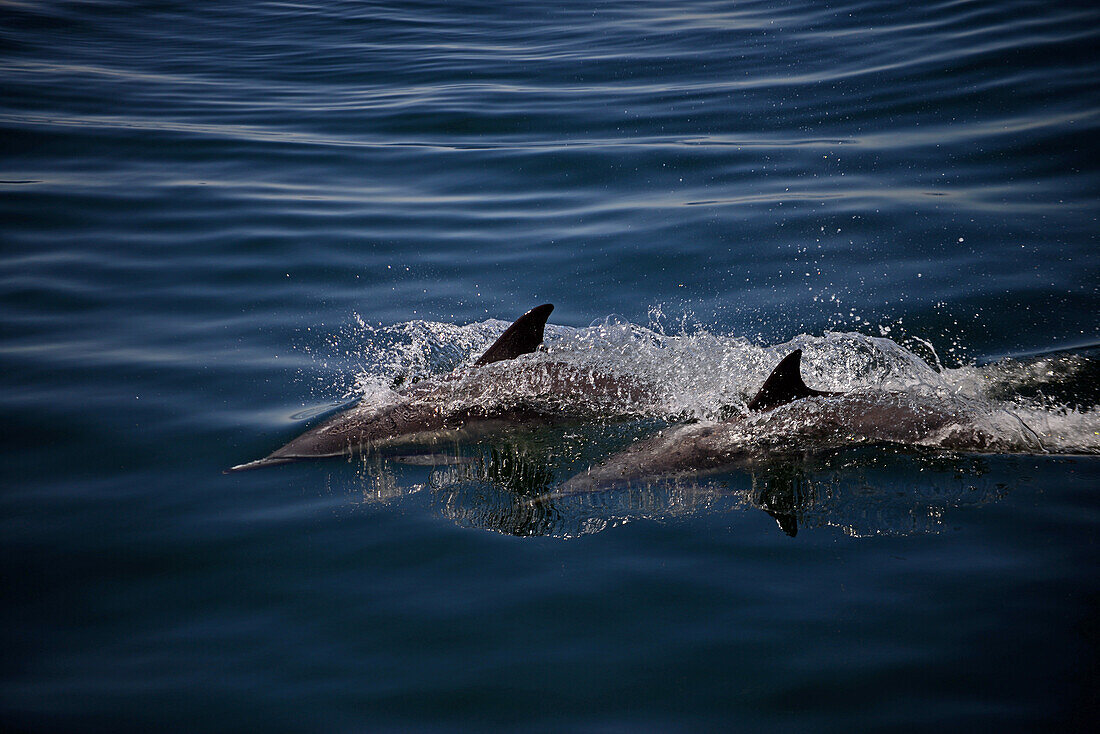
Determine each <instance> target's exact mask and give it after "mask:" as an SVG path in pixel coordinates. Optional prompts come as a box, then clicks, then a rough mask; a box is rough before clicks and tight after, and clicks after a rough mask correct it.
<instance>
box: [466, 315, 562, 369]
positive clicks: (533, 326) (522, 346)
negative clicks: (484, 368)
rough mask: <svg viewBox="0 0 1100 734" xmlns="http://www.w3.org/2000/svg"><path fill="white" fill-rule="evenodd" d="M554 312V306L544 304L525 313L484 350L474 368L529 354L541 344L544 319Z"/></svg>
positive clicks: (544, 325) (544, 324) (544, 326)
mask: <svg viewBox="0 0 1100 734" xmlns="http://www.w3.org/2000/svg"><path fill="white" fill-rule="evenodd" d="M553 310H554V304H552V303H544V304H543V305H541V306H535V307H534V308H532V309H531V310H530V311H528V312H527V313H525V314H523V315H522V316H520V317H519V318H518V319H516V321H515V323H514V324H512V325H511V326H509V327H508V329H507V330H506V331H505V332H504V333H503V334H501V335H500V338H499V339H497V340H496V341H495V342H493V346H491V347H489V348H488V349H486V350H485V354H483V355H481V356H480V357H478V358H477V361H476V362H474V366H476V367H480V366H481V365H483V364H490V363H492V362H500V361H503V360H505V359H515V358H516V357H518V356H519V355H521V354H530V353H531V352H533V351H535V350H536V349H538V348H539V344H542V332H543V329H545V328H546V319H548V318H550V312H551V311H553Z"/></svg>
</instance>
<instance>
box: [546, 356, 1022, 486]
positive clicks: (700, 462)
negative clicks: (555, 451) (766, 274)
mask: <svg viewBox="0 0 1100 734" xmlns="http://www.w3.org/2000/svg"><path fill="white" fill-rule="evenodd" d="M801 360H802V350H800V349H798V350H795V351H794V352H792V353H791V354H789V355H788V356H787V357H786V358H784V359H783V360H782V361H781V362H780V363H779V365H778V366H777V367H776V368H775V370H774V371H773V372H772V374H771V375H770V376H769V377H768V379H767V380H766V381H765V382H764V384H763V386H762V387H761V388H760V390H759V392H757V394H756V396H755V397H754V398H753V399H752V400H750V401H749V403H748V408H749V413H748V414H745V415H741V416H738V417H736V418H734V419H732V420H730V421H726V422H722V423H691V424H687V425H679V426H674V427H671V428H668V429H665V430H663V431H661V432H659V433H657V434H656V435H653V436H650V437H649V438H646V439H642V440H640V441H638V442H637V443H634V444H633V445H631V446H629V447H628V448H626V449H624V450H623V451H621V452H619V453H618V454H615V455H614V456H612V457H611V458H609V459H608V460H607V461H605V462H603V463H602V464H599V465H597V466H593V467H591V468H589V469H588V470H587V471H585V472H582V473H580V474H577V475H576V476H574V477H573V478H572V479H570V480H569V481H567V482H565V483H564V484H563V485H562V486H561V487H560V488H559V489H558V490H557V491H556V492H553V493H552V494H551V496H554V495H567V494H571V493H575V492H584V491H591V490H595V489H603V488H609V487H614V486H617V485H629V484H631V483H634V482H644V481H648V480H650V479H655V478H660V477H667V476H675V475H685V474H696V473H701V472H706V471H718V470H721V469H726V468H730V467H733V466H738V465H741V466H744V465H752V464H754V463H761V462H762V463H766V462H768V461H770V460H772V459H773V458H775V457H781V456H799V455H807V454H812V453H819V452H823V451H829V450H835V449H839V448H842V447H846V446H852V445H856V444H871V443H895V444H904V445H920V444H928V445H933V446H935V447H937V448H946V449H961V450H968V451H983V450H996V449H999V448H1001V446H999V445H998V441H997V437H996V436H994V435H992V434H990V433H988V432H986V431H983V430H982V429H980V428H979V427H977V426H975V425H974V424H973V422H972V421H971V420H970V417H971V416H969V415H967V413H966V412H965V411H963V410H961V409H959V408H957V407H954V406H952V405H951V404H950V403H948V402H946V401H944V402H943V403H942V404H941V403H939V402H937V401H932V400H927V399H924V398H922V397H920V396H918V395H911V394H908V393H874V394H872V393H860V392H852V393H835V392H827V391H823V390H814V389H811V388H809V387H807V386H806V383H805V382H804V381H803V379H802V375H801V369H800V368H801ZM1025 428H1026V426H1025ZM1016 450H1019V449H1016Z"/></svg>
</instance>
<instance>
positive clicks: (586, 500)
mask: <svg viewBox="0 0 1100 734" xmlns="http://www.w3.org/2000/svg"><path fill="white" fill-rule="evenodd" d="M569 444H570V441H569V439H568V438H565V439H562V440H561V441H560V442H557V443H555V442H554V441H549V440H547V436H546V434H545V433H543V434H541V435H536V434H531V435H530V436H528V437H523V436H522V435H518V434H517V435H516V436H512V437H509V438H508V439H507V440H504V441H500V442H495V443H492V444H477V445H465V446H464V445H457V444H456V445H453V446H451V447H448V448H442V447H439V446H435V447H432V452H431V453H420V454H411V455H403V456H395V455H390V456H381V455H377V454H374V455H370V456H367V457H363V458H361V459H359V460H357V461H356V462H355V464H356V467H357V471H356V473H355V477H356V478H355V480H354V481H353V482H352V484H351V491H353V493H354V497H355V501H357V502H366V503H378V502H391V501H395V500H398V499H399V498H402V497H405V496H406V495H410V494H413V493H418V492H421V491H426V492H427V493H428V494H429V495H430V504H431V506H432V507H433V509H434V510H435V511H436V512H438V513H439V514H440V515H442V516H443V517H446V518H448V519H450V520H453V521H454V522H455V523H456V524H458V525H460V526H463V527H469V528H477V529H483V530H491V531H495V532H499V533H505V534H508V535H515V536H521V537H526V536H554V537H559V538H572V537H577V536H581V535H586V534H591V533H598V532H601V531H603V530H606V529H609V528H614V527H617V526H620V525H623V524H626V523H628V522H632V521H638V520H646V521H657V522H664V521H675V520H678V519H683V518H689V517H700V516H715V515H722V514H736V513H743V512H754V511H758V512H762V513H765V514H767V515H768V516H769V517H771V518H772V519H773V520H774V521H775V524H776V528H777V529H778V530H779V531H781V532H782V533H785V534H786V535H788V536H790V537H792V538H794V537H796V536H798V534H799V533H800V532H801V531H803V530H807V529H818V528H835V529H837V530H839V531H841V532H843V533H844V534H846V535H850V536H858V537H863V536H873V535H910V534H923V533H937V532H941V531H943V530H945V529H946V528H948V527H949V523H950V517H951V513H952V512H953V511H957V510H960V509H961V508H966V507H977V506H981V505H985V504H988V503H991V502H995V501H997V500H998V499H1000V498H1001V497H1003V496H1004V495H1005V494H1006V493H1007V492H1008V491H1009V490H1010V489H1011V487H1012V486H1013V485H1014V484H1015V483H1017V482H1018V481H1019V476H1018V475H1015V473H1014V472H1013V470H1012V466H1013V462H1016V461H1019V460H1020V459H1013V458H1006V457H986V456H973V455H954V454H939V453H933V452H926V451H914V450H909V449H906V450H902V449H897V448H884V447H874V446H871V447H867V446H864V447H861V448H859V449H852V450H845V451H838V452H835V453H831V454H829V455H827V456H822V457H817V458H815V459H813V460H805V461H798V460H777V461H774V462H769V463H763V464H758V465H755V466H752V467H751V468H748V469H744V470H736V471H734V470H730V471H728V472H723V473H711V474H700V475H690V476H676V477H663V478H653V479H644V480H639V481H633V482H631V483H629V484H626V485H621V486H615V487H612V488H603V489H597V490H592V491H583V492H569V491H566V490H563V489H562V488H561V487H562V482H561V478H562V477H567V476H569V475H571V474H572V472H573V471H575V470H576V466H577V464H578V462H577V461H575V460H574V461H569V460H567V457H568V455H569V454H570V453H572V449H570V448H569ZM991 462H992V463H993V464H996V465H997V468H996V469H991ZM406 466H430V467H431V468H430V471H429V473H428V475H427V481H425V482H415V481H409V480H408V478H407V477H406V475H405V469H404V467H406Z"/></svg>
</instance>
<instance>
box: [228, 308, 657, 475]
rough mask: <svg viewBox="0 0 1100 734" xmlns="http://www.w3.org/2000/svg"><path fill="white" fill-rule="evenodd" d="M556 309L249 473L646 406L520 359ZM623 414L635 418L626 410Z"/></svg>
mask: <svg viewBox="0 0 1100 734" xmlns="http://www.w3.org/2000/svg"><path fill="white" fill-rule="evenodd" d="M553 310H554V306H553V305H552V304H549V303H546V304H543V305H541V306H537V307H535V308H533V309H531V310H530V311H528V312H527V313H525V314H523V316H520V317H519V318H518V319H517V320H516V321H515V323H513V324H512V325H511V326H509V327H508V329H507V330H506V331H505V332H504V333H503V334H502V335H501V336H500V338H498V339H497V340H496V341H495V342H494V343H493V345H492V346H490V347H489V348H488V349H487V350H486V351H485V353H484V354H482V355H481V356H480V357H478V358H477V360H476V361H475V362H474V363H473V365H472V366H470V367H460V368H458V369H456V370H455V371H453V372H451V373H450V374H447V375H443V376H440V377H433V378H429V379H425V380H422V381H420V382H417V383H416V384H414V385H411V386H410V387H407V388H404V389H402V390H400V391H398V392H397V393H395V395H394V396H393V399H392V400H389V401H387V402H385V403H383V404H381V405H377V404H369V403H366V402H361V403H359V404H358V405H356V406H354V407H352V408H350V409H348V410H347V411H344V412H342V413H339V414H337V415H335V416H333V417H331V418H329V419H328V420H326V421H324V422H322V423H321V424H320V425H318V426H316V427H314V428H312V429H310V430H309V431H306V432H305V433H303V434H302V435H301V436H298V437H297V438H295V439H294V440H293V441H291V442H290V443H288V444H286V445H285V446H283V447H282V448H280V449H278V450H276V451H274V452H272V453H271V454H269V455H268V456H266V457H264V458H263V459H259V460H257V461H252V462H249V463H246V464H239V465H237V466H234V467H232V468H230V469H228V470H227V471H243V470H246V469H258V468H261V467H267V466H275V465H278V464H286V463H289V462H293V461H299V460H302V459H319V458H326V457H336V456H344V455H348V454H353V453H356V452H359V451H363V450H368V449H370V448H377V447H384V446H387V445H392V444H396V443H406V442H409V443H425V442H431V441H433V440H441V439H453V438H458V437H459V436H470V435H476V434H479V433H489V432H494V431H499V430H501V429H504V428H507V427H510V426H516V425H523V426H537V425H549V424H555V423H560V422H562V421H563V420H571V419H578V418H585V417H607V414H606V413H605V412H602V411H605V410H607V406H611V405H619V406H630V405H643V404H645V402H646V401H647V399H648V398H649V395H650V394H651V391H649V390H648V389H647V388H645V387H644V386H643V385H641V384H639V383H637V382H636V381H631V380H626V379H621V378H615V377H612V376H607V375H593V374H591V373H589V372H587V371H585V370H581V369H578V368H576V367H572V366H570V365H568V364H564V363H557V362H548V361H535V360H519V361H517V358H519V357H522V356H524V355H528V354H531V353H533V352H535V351H536V350H537V349H538V347H539V345H540V344H542V341H543V333H544V330H545V328H546V320H547V318H548V317H549V316H550V312H551V311H553ZM623 413H624V414H625V413H629V409H628V408H625V407H624V408H623Z"/></svg>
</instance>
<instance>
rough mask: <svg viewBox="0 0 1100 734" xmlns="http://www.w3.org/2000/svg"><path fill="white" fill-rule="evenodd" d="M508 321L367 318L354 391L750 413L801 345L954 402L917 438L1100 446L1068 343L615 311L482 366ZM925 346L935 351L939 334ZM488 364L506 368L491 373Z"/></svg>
mask: <svg viewBox="0 0 1100 734" xmlns="http://www.w3.org/2000/svg"><path fill="white" fill-rule="evenodd" d="M507 326H508V323H507V322H504V321H500V320H496V319H492V320H488V321H484V322H480V323H475V324H469V325H466V326H458V325H454V324H447V323H440V322H429V321H410V322H407V323H403V324H396V325H393V326H388V327H378V328H375V327H371V326H369V325H367V324H365V323H364V322H363V321H362V320H359V321H358V324H357V325H356V326H353V327H350V328H348V329H345V330H344V331H343V332H342V333H341V334H340V335H339V337H338V338H337V339H334V343H333V346H334V347H336V348H339V343H341V342H344V343H347V342H351V341H353V342H354V343H355V345H356V346H355V347H354V348H353V349H349V350H347V351H346V352H345V354H346V355H348V356H349V357H351V358H352V361H354V362H357V363H358V365H359V368H358V370H357V372H356V376H355V385H354V388H353V390H352V392H351V393H349V395H354V396H357V397H360V398H361V399H362V400H363V401H364V403H365V404H366V405H368V406H369V405H381V404H387V403H390V402H392V401H394V400H396V399H398V393H397V392H396V391H397V390H400V389H402V388H406V387H408V386H409V385H412V384H415V383H417V382H420V381H422V380H425V379H427V378H430V377H435V378H438V377H440V376H442V375H446V374H449V373H452V371H454V373H453V375H452V376H451V377H450V378H448V379H447V380H446V381H444V382H445V384H446V389H445V393H439V392H436V393H433V397H435V398H436V399H439V398H442V399H443V400H445V401H446V403H447V406H448V407H459V406H466V407H469V406H477V405H486V406H488V405H501V404H507V405H526V406H533V407H536V408H539V409H542V410H562V411H568V412H570V413H571V414H572V415H574V416H586V417H591V418H594V419H599V418H622V417H637V418H659V419H666V420H674V421H677V420H684V419H697V420H700V421H702V422H704V423H707V422H714V421H721V420H729V419H731V418H734V417H737V416H745V415H747V413H748V411H747V408H746V407H745V406H746V403H747V401H748V400H749V399H750V398H751V397H752V395H753V394H754V393H755V391H756V390H757V389H758V388H759V386H760V385H761V384H762V383H763V381H764V379H765V378H766V377H767V376H768V374H769V373H770V372H771V370H772V369H773V368H774V367H775V365H776V364H777V363H778V362H779V360H780V359H782V358H783V357H784V356H786V355H787V354H789V353H790V352H791V351H793V350H794V349H802V351H803V359H802V364H803V373H804V377H805V380H806V383H807V384H808V385H810V386H811V387H813V388H816V389H820V390H829V391H838V392H845V393H850V394H852V395H854V396H858V397H859V398H860V399H866V400H867V401H876V400H877V401H878V402H880V403H881V402H885V401H901V402H908V403H912V404H913V406H917V409H918V410H923V411H935V412H937V413H939V414H948V415H950V416H952V420H950V421H948V422H947V423H946V425H944V426H943V427H942V428H939V429H938V430H934V431H932V432H931V433H929V434H927V435H924V436H922V437H920V438H919V439H915V440H914V441H912V443H919V444H921V445H928V446H932V447H937V448H946V449H958V450H967V451H990V452H1027V453H1036V452H1038V453H1043V452H1056V453H1082V454H1100V411H1098V406H1097V402H1098V401H1097V399H1096V396H1094V395H1092V394H1091V392H1092V390H1093V388H1092V387H1091V383H1092V382H1095V380H1094V379H1092V377H1094V374H1095V372H1096V370H1097V360H1096V358H1095V357H1089V356H1085V355H1081V354H1073V353H1064V354H1060V355H1053V356H1052V355H1045V356H1042V357H1038V358H1035V359H1034V360H1031V361H1020V360H1003V361H1001V362H997V363H995V364H991V365H985V366H976V365H967V366H963V367H959V368H953V369H949V368H944V367H942V366H941V365H939V364H938V360H937V364H936V365H935V366H933V365H931V364H929V363H928V362H926V361H925V360H924V359H922V358H921V357H920V356H918V355H917V354H915V353H913V352H912V351H910V350H908V349H906V348H905V347H903V346H901V345H899V344H898V343H897V342H895V341H893V340H892V339H889V338H887V337H873V336H867V335H864V334H859V333H851V332H826V333H825V334H824V335H823V336H810V335H805V334H803V335H800V336H797V337H795V338H794V339H791V340H790V341H788V342H785V343H782V344H776V345H773V346H767V347H761V346H758V345H755V344H752V343H750V342H748V341H747V340H745V339H742V338H739V337H735V336H726V335H720V334H713V333H710V332H709V331H707V330H706V329H704V328H701V327H699V328H696V330H695V331H693V332H691V333H682V334H676V335H670V334H666V333H664V332H663V330H662V329H661V328H660V327H659V326H656V327H644V326H638V325H636V324H632V323H629V322H627V321H625V320H622V319H618V318H608V319H605V320H602V321H600V322H597V323H594V324H593V325H592V326H589V327H587V328H573V327H566V326H556V325H548V326H547V327H546V340H545V345H544V348H543V349H542V350H540V352H538V353H536V354H532V355H526V356H524V357H521V358H520V359H519V360H514V361H512V362H506V363H497V364H493V365H488V366H486V367H483V368H480V369H479V370H474V369H472V364H473V361H474V359H476V358H477V356H478V355H479V354H480V353H481V352H482V351H483V350H484V349H486V348H487V347H488V346H489V345H490V344H491V343H492V342H493V340H495V339H496V337H497V336H499V334H500V333H501V332H502V331H503V330H504V329H505V328H507ZM925 346H926V347H927V348H928V351H929V352H930V353H931V354H932V355H933V357H934V355H935V350H934V349H933V348H932V346H931V345H925ZM521 365H522V366H521ZM487 372H488V373H491V374H492V376H493V379H490V380H487V379H485V376H486V373H487ZM1051 395H1057V396H1060V399H1053V398H1052V397H1051ZM855 399H856V398H853V400H855ZM781 418H782V420H786V421H794V422H798V421H802V422H803V424H804V425H793V426H792V425H788V426H787V428H788V429H793V430H788V431H787V432H788V433H792V432H793V433H794V434H797V433H799V430H802V431H803V432H804V431H805V429H807V428H808V427H810V426H811V425H812V424H814V422H815V421H817V422H820V421H821V417H820V415H819V414H815V413H814V410H813V405H812V404H808V405H807V406H805V407H804V408H800V409H798V410H791V411H785V412H784V413H782V414H781ZM775 420H776V419H775V418H767V419H765V418H760V417H752V416H750V417H749V419H748V420H747V421H746V425H745V429H744V430H745V431H746V432H747V434H748V432H751V431H753V430H754V427H755V430H756V433H755V434H754V435H751V436H750V435H746V436H745V439H746V440H753V438H754V437H755V439H756V440H759V439H760V436H761V434H762V433H763V430H762V426H763V425H764V424H768V425H770V426H771V427H772V428H773V429H774V427H775V425H774V423H775ZM769 421H771V423H770V424H769ZM773 432H774V431H773ZM854 438H855V439H856V440H858V439H859V438H860V437H859V436H856V437H854Z"/></svg>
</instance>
